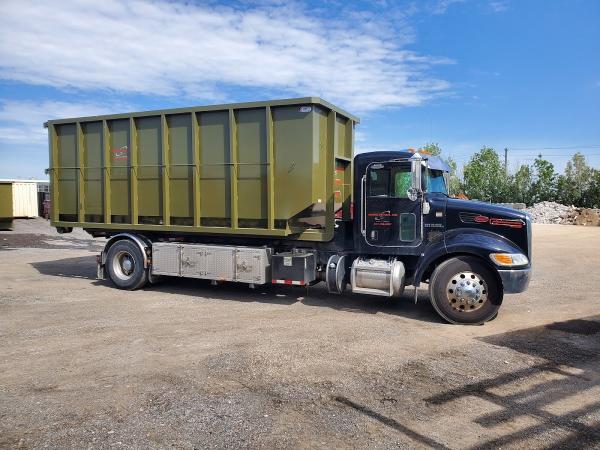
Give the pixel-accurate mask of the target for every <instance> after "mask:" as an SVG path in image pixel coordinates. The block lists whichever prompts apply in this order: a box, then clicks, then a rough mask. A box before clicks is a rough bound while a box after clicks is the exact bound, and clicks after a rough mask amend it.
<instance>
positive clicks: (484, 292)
mask: <svg viewBox="0 0 600 450" xmlns="http://www.w3.org/2000/svg"><path fill="white" fill-rule="evenodd" d="M446 298H447V299H448V303H449V304H450V307H451V308H452V309H453V310H455V311H458V312H463V313H470V312H473V311H477V310H478V309H480V308H481V307H482V306H483V305H485V303H486V302H487V300H488V287H487V284H486V282H485V280H484V279H483V277H481V276H480V275H478V274H476V273H474V272H459V273H457V274H456V275H454V276H453V277H452V278H451V279H450V281H449V282H448V285H447V286H446Z"/></svg>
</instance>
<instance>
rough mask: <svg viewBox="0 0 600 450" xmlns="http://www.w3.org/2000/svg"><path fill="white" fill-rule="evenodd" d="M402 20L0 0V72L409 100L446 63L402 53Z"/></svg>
mask: <svg viewBox="0 0 600 450" xmlns="http://www.w3.org/2000/svg"><path fill="white" fill-rule="evenodd" d="M448 1H451V0H446V3H447V2H448ZM400 16H401V14H400V15H398V12H397V10H395V15H394V20H391V19H389V18H387V17H386V14H385V11H382V12H381V14H377V15H374V14H372V13H361V12H356V11H355V12H354V13H351V14H350V13H349V15H347V16H345V17H336V18H328V19H325V18H323V16H320V15H314V14H313V13H309V12H307V11H305V10H301V9H298V7H295V6H285V5H284V6H270V7H268V8H267V7H255V8H254V9H244V10H241V9H240V10H238V9H233V8H222V7H209V6H199V5H195V4H192V3H188V2H186V3H176V2H171V1H166V0H162V1H158V0H157V1H143V0H127V1H116V0H104V1H84V0H63V1H61V2H34V1H27V0H25V1H24V0H3V1H2V3H1V4H0V79H5V80H14V81H19V82H23V83H28V84H35V85H46V86H53V87H56V88H59V89H73V88H75V89H76V90H84V91H90V90H92V91H95V90H98V89H99V90H109V91H113V92H116V93H124V94H138V93H140V94H145V95H158V96H168V97H184V98H187V97H189V98H190V103H194V102H197V101H198V100H204V101H220V100H229V99H230V95H228V94H227V93H228V92H230V91H231V88H241V89H258V90H262V91H264V92H265V93H266V94H265V95H264V96H263V97H271V96H273V95H282V94H285V95H288V94H289V95H301V96H304V95H319V96H322V97H324V98H326V99H328V100H330V101H332V102H336V103H339V104H340V106H343V107H345V108H347V109H350V110H352V111H356V112H364V111H368V110H372V109H376V108H381V107H388V106H409V105H418V104H421V103H423V102H424V101H427V100H428V99H430V98H432V97H434V96H436V95H439V94H440V93H442V92H444V91H445V90H447V89H448V88H449V84H448V83H447V82H445V81H443V80H439V79H436V78H434V77H432V76H431V75H430V74H429V73H428V71H429V69H430V68H431V66H432V65H434V64H438V63H448V62H449V61H448V60H445V59H443V58H441V59H436V58H432V57H429V56H425V55H419V54H416V53H415V52H412V51H409V50H407V49H406V44H407V42H410V40H411V36H412V29H411V28H410V27H408V26H406V24H405V23H403V22H402V20H401V17H400ZM399 17H400V18H399ZM348 20H351V21H350V22H349V21H348ZM398 24H400V28H398V26H399V25H398ZM64 115H65V114H63V113H62V112H61V116H64ZM46 119H47V118H46Z"/></svg>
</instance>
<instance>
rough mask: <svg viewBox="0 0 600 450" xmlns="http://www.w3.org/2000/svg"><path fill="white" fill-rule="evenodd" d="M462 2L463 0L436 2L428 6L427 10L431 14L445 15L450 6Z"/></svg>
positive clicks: (439, 0)
mask: <svg viewBox="0 0 600 450" xmlns="http://www.w3.org/2000/svg"><path fill="white" fill-rule="evenodd" d="M464 2H465V0H436V1H435V2H433V3H432V4H431V5H430V7H429V10H430V11H431V13H432V14H445V13H446V11H447V10H448V8H450V7H451V6H452V5H454V4H456V3H464Z"/></svg>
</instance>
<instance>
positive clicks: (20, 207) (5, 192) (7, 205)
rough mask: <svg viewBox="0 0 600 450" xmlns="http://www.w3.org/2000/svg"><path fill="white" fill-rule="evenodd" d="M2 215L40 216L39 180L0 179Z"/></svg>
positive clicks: (19, 216) (16, 216)
mask: <svg viewBox="0 0 600 450" xmlns="http://www.w3.org/2000/svg"><path fill="white" fill-rule="evenodd" d="M0 185H1V186H2V188H0V189H1V192H0V205H1V206H0V208H1V209H2V212H1V213H0V217H9V216H10V217H13V218H32V217H37V216H38V199H37V196H38V194H37V182H36V181H30V180H0Z"/></svg>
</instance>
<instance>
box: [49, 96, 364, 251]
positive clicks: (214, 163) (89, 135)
mask: <svg viewBox="0 0 600 450" xmlns="http://www.w3.org/2000/svg"><path fill="white" fill-rule="evenodd" d="M357 122H358V119H357V118H356V117H354V116H352V115H350V114H348V113H346V112H344V111H343V110H341V109H339V108H337V107H335V106H334V105H332V104H330V103H328V102H326V101H324V100H322V99H320V98H316V97H307V98H298V99H285V100H275V101H266V102H252V103H238V104H227V105H213V106H201V107H191V108H181V109H169V110H163V111H148V112H139V113H128V114H115V115H106V116H96V117H81V118H73V119H61V120H51V121H48V122H47V127H48V135H49V149H50V167H49V174H50V192H51V199H52V210H51V223H52V225H53V226H56V227H65V228H69V227H81V228H85V229H93V230H107V231H111V230H121V231H122V230H131V231H159V232H176V233H214V234H226V235H231V234H241V235H256V236H269V237H281V238H289V239H298V240H312V241H329V240H331V239H332V238H333V232H334V225H335V220H336V219H338V220H351V213H352V211H351V201H352V157H353V150H354V149H353V143H354V127H355V124H356V123H357Z"/></svg>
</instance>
